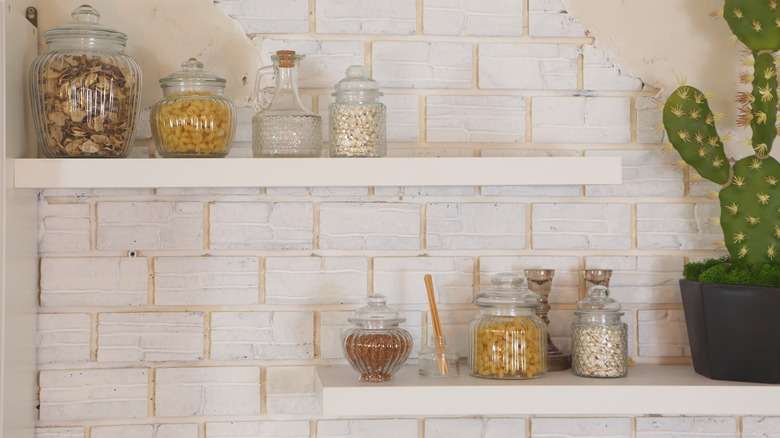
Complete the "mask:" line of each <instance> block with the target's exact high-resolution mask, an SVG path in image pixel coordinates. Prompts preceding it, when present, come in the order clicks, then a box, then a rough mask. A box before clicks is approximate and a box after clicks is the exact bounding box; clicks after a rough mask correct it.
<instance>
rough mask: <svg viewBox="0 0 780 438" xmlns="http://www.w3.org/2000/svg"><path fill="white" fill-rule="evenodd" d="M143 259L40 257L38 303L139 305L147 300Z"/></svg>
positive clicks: (147, 287)
mask: <svg viewBox="0 0 780 438" xmlns="http://www.w3.org/2000/svg"><path fill="white" fill-rule="evenodd" d="M148 277H149V268H148V261H147V259H145V258H142V257H138V258H124V257H123V258H119V257H106V258H51V257H44V258H42V259H41V305H43V306H44V307H53V306H141V305H145V304H147V302H148V294H149V292H148V289H149V286H148V282H149V278H148Z"/></svg>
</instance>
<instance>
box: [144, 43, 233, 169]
mask: <svg viewBox="0 0 780 438" xmlns="http://www.w3.org/2000/svg"><path fill="white" fill-rule="evenodd" d="M181 67H182V70H181V71H178V72H176V73H173V74H171V75H169V76H166V77H164V78H162V79H160V87H162V90H163V96H164V97H163V99H162V100H160V101H159V102H157V103H156V104H155V105H154V106H153V107H152V114H151V119H150V123H151V127H152V137H153V138H154V143H155V145H156V147H157V153H158V154H160V155H161V156H163V157H224V156H225V155H227V154H228V152H230V147H231V146H232V143H233V136H234V135H235V132H236V115H235V109H234V107H233V103H232V102H231V101H230V100H229V99H227V98H226V97H224V95H223V94H224V91H225V82H226V81H225V79H223V78H221V77H219V76H217V75H215V74H213V73H209V72H206V71H204V70H203V63H202V62H200V61H198V60H197V59H195V58H190V59H189V60H187V61H185V62H183V63H182V64H181Z"/></svg>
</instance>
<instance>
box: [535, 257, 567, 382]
mask: <svg viewBox="0 0 780 438" xmlns="http://www.w3.org/2000/svg"><path fill="white" fill-rule="evenodd" d="M554 275H555V270H554V269H526V270H525V277H526V279H527V281H528V290H530V291H531V292H533V293H535V294H538V295H539V298H540V300H539V307H537V308H536V315H537V316H539V317H540V318H542V321H544V323H545V324H546V325H547V326H549V325H550V319H549V318H548V317H547V314H548V313H549V312H550V308H551V307H550V304H549V296H550V292H552V280H553V276H554ZM570 366H571V356H569V355H568V354H563V352H562V351H561V350H560V349H558V347H556V346H555V344H553V342H552V338H551V337H550V332H549V330H548V331H547V367H548V371H562V370H567V369H569V367H570Z"/></svg>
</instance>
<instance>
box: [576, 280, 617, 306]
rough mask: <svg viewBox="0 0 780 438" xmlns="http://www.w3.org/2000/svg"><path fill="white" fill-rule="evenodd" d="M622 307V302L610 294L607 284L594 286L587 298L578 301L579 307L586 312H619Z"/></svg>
mask: <svg viewBox="0 0 780 438" xmlns="http://www.w3.org/2000/svg"><path fill="white" fill-rule="evenodd" d="M620 307H621V306H620V303H619V302H618V301H617V300H616V299H614V298H612V297H611V296H609V288H607V287H606V286H593V287H592V288H590V291H588V296H587V298H584V299H583V300H582V301H580V302H579V303H577V309H578V310H581V311H584V312H617V311H619V310H620Z"/></svg>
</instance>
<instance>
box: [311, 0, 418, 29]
mask: <svg viewBox="0 0 780 438" xmlns="http://www.w3.org/2000/svg"><path fill="white" fill-rule="evenodd" d="M316 9H317V32H318V33H349V34H383V35H394V34H395V35H412V34H414V32H415V30H416V28H417V24H416V18H417V17H416V16H417V6H416V3H415V0H396V1H393V2H387V1H385V0H318V1H317V8H316Z"/></svg>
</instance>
